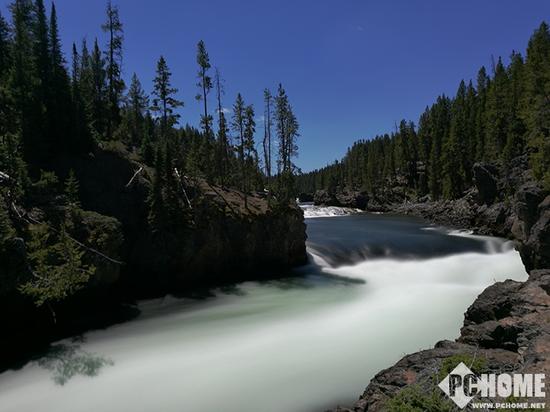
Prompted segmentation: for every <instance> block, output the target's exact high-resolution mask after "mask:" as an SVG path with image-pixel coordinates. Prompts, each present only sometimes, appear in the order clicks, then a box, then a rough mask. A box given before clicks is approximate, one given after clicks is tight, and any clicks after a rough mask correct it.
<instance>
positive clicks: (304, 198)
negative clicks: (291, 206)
mask: <svg viewBox="0 0 550 412" xmlns="http://www.w3.org/2000/svg"><path fill="white" fill-rule="evenodd" d="M298 199H299V200H300V202H302V203H304V202H313V199H314V195H313V194H311V193H300V194H299V195H298Z"/></svg>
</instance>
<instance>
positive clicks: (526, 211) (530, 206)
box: [514, 181, 544, 240]
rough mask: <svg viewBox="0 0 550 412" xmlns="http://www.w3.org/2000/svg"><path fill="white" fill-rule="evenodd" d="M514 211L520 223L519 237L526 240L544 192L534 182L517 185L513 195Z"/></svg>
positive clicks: (535, 218) (536, 216)
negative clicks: (517, 187)
mask: <svg viewBox="0 0 550 412" xmlns="http://www.w3.org/2000/svg"><path fill="white" fill-rule="evenodd" d="M515 199H516V200H515V203H514V211H515V214H516V215H517V216H518V218H519V219H520V221H521V222H522V224H521V236H522V237H521V239H519V240H527V238H528V237H529V232H530V230H531V227H532V226H533V224H534V223H535V222H536V221H537V218H538V206H539V204H540V203H541V202H542V200H543V199H544V192H543V190H542V189H541V187H540V186H539V185H537V184H536V183H535V182H532V181H530V182H527V183H525V184H523V185H521V186H520V187H519V189H518V190H517V192H516V195H515Z"/></svg>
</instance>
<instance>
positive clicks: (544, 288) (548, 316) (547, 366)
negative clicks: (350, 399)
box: [333, 159, 550, 412]
mask: <svg viewBox="0 0 550 412" xmlns="http://www.w3.org/2000/svg"><path fill="white" fill-rule="evenodd" d="M514 166H515V167H512V168H511V170H510V171H509V172H508V173H502V172H500V171H499V170H498V168H496V167H494V166H491V165H485V164H478V165H476V166H475V167H474V176H475V178H476V187H475V188H473V189H472V190H470V191H469V192H468V193H466V195H465V196H464V197H463V198H461V199H458V200H455V201H443V202H430V201H427V202H422V203H418V202H414V201H409V202H406V203H403V204H389V205H387V206H386V208H387V209H388V210H392V211H394V212H397V213H405V214H412V215H416V216H420V217H423V218H426V219H428V220H430V221H433V222H436V223H438V224H443V225H447V226H452V227H457V228H464V229H473V230H474V231H475V232H477V233H484V234H492V235H498V236H504V237H508V238H511V239H514V240H515V241H516V242H517V247H518V250H519V251H520V254H521V257H522V260H523V262H524V264H525V267H526V269H527V270H528V272H529V279H528V280H527V281H526V282H515V281H506V282H498V283H495V284H494V285H492V286H490V287H489V288H487V289H486V290H485V291H483V292H482V293H481V294H480V295H479V297H478V298H477V299H476V301H475V302H474V303H473V304H472V305H471V306H470V308H469V309H468V310H467V312H466V314H465V316H464V325H463V327H462V329H461V331H460V336H459V338H458V339H457V340H456V342H450V341H442V342H439V343H437V344H436V345H435V347H434V348H433V349H429V350H425V351H421V352H417V353H414V354H411V355H408V356H406V357H404V358H403V359H402V360H400V361H399V362H397V363H396V364H395V365H394V366H392V367H390V368H388V369H386V370H383V371H381V372H380V373H378V374H377V375H376V376H375V377H374V378H373V379H372V380H371V382H370V384H369V385H368V386H367V388H366V389H365V392H364V393H363V394H362V395H361V397H360V398H359V400H358V401H357V403H356V404H355V405H354V406H353V407H351V408H347V407H339V408H336V409H334V410H333V411H334V412H336V411H340V412H346V411H347V412H351V411H353V412H364V411H385V410H398V409H395V408H393V409H392V408H389V409H388V405H391V402H392V401H391V400H395V399H398V398H399V397H400V396H401V394H403V393H405V392H403V391H404V390H405V389H410V388H420V389H419V390H420V391H423V392H424V393H426V394H429V393H432V392H433V391H434V390H435V391H436V393H437V394H439V393H440V392H441V391H440V390H439V389H438V388H437V387H436V384H437V382H434V379H433V376H434V373H437V372H438V371H441V370H442V368H444V365H445V362H446V361H447V360H448V359H453V358H457V357H459V358H460V357H469V358H470V359H472V358H478V359H481V360H483V362H484V363H485V364H486V365H487V367H488V368H489V369H490V370H492V371H496V373H499V372H508V373H510V372H512V373H546V374H547V375H548V374H550V196H549V195H548V194H547V193H545V192H544V191H543V190H542V189H541V188H540V187H539V186H538V185H537V184H536V183H535V182H534V181H533V179H532V177H531V175H530V173H529V171H528V170H527V168H526V166H525V162H524V161H522V159H516V165H514ZM487 270H490V268H487ZM547 396H548V395H547ZM442 399H443V401H442V402H446V399H444V398H442ZM445 410H447V409H445Z"/></svg>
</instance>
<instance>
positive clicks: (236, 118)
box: [231, 93, 247, 204]
mask: <svg viewBox="0 0 550 412" xmlns="http://www.w3.org/2000/svg"><path fill="white" fill-rule="evenodd" d="M245 115H246V105H245V103H244V99H243V97H242V95H241V94H240V93H239V94H237V99H236V100H235V104H234V105H233V122H232V124H231V127H232V129H233V131H234V132H235V133H237V139H238V142H237V145H236V152H237V156H238V159H239V167H240V171H241V179H240V180H241V190H242V191H243V193H244V199H245V204H246V202H247V199H246V157H245V152H246V144H245Z"/></svg>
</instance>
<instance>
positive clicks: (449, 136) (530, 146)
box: [297, 22, 550, 200]
mask: <svg viewBox="0 0 550 412" xmlns="http://www.w3.org/2000/svg"><path fill="white" fill-rule="evenodd" d="M520 155H527V156H528V157H529V160H530V165H531V168H532V171H533V174H534V176H535V177H536V178H537V179H539V180H540V181H542V182H543V184H544V185H545V187H547V188H550V32H549V27H548V24H547V23H545V22H543V23H542V24H541V25H540V27H539V28H538V29H537V30H535V32H534V34H533V35H532V37H531V39H530V40H529V44H528V46H527V53H526V55H525V57H524V56H522V54H520V53H519V52H515V51H514V52H512V55H511V57H510V62H509V64H508V65H505V64H504V62H503V59H502V58H498V60H496V61H493V64H492V67H491V69H490V71H489V72H488V71H487V69H486V68H485V67H482V68H481V69H480V70H479V73H478V75H477V80H476V82H475V84H474V83H473V82H472V81H469V82H466V81H464V80H463V81H461V82H460V85H459V86H458V90H457V92H456V95H455V96H454V97H449V96H445V95H441V96H439V97H438V98H437V100H436V102H435V103H434V104H432V105H431V106H430V107H427V108H426V110H425V111H424V113H423V114H422V115H421V116H420V119H419V120H418V124H415V123H413V122H412V121H406V120H402V121H401V122H400V123H399V125H396V126H395V130H394V131H393V132H392V133H389V134H384V135H382V136H375V137H374V138H372V139H368V140H360V141H358V142H356V143H355V144H353V146H352V147H351V148H349V149H348V151H347V154H346V155H345V157H344V158H343V159H342V160H341V161H335V162H334V164H331V165H328V166H327V167H324V168H321V169H318V170H314V171H312V172H310V173H306V174H303V175H301V176H300V177H299V178H298V183H297V185H298V189H299V191H300V192H302V193H313V192H315V191H316V190H320V189H328V190H329V191H331V192H334V191H342V190H344V189H348V190H361V191H366V192H369V193H372V194H376V192H377V191H380V190H381V189H383V188H386V187H391V186H392V185H399V186H405V187H407V188H408V189H409V190H410V191H411V193H414V194H416V195H418V196H426V195H430V196H431V198H432V199H434V200H437V199H454V198H458V197H461V196H462V195H463V193H464V191H465V190H466V189H468V188H469V187H471V186H472V179H473V176H472V166H473V165H474V163H476V162H482V161H483V162H490V163H494V164H498V165H501V166H503V167H504V169H506V167H508V166H509V165H510V164H511V160H512V159H514V158H516V157H518V156H520Z"/></svg>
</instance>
